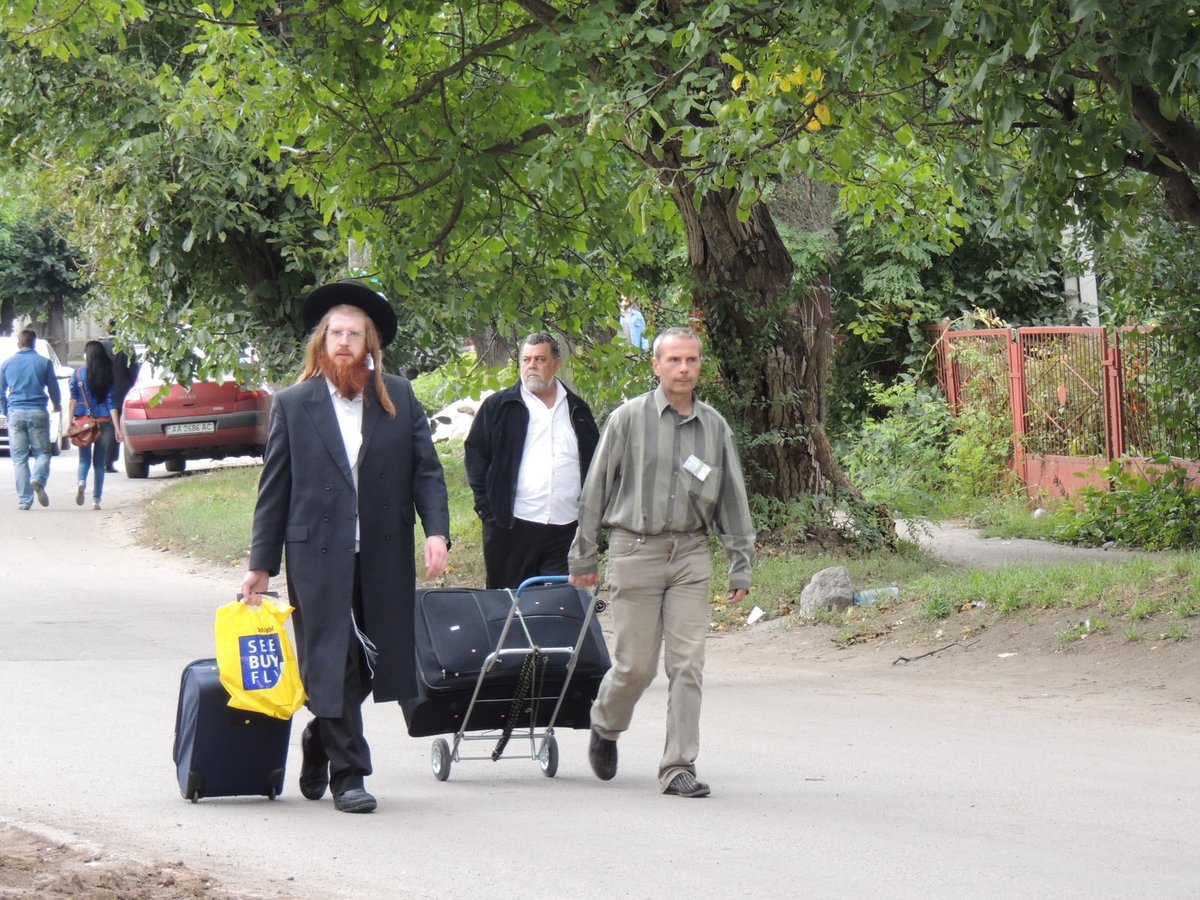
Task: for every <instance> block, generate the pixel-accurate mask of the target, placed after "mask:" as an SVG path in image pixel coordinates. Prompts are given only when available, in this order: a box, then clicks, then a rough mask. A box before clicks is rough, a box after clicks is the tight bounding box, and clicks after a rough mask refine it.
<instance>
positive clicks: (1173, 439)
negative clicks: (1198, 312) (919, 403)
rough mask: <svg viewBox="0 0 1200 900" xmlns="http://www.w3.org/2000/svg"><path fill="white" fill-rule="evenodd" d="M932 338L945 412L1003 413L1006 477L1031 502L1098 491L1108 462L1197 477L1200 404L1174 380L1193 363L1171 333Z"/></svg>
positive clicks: (1187, 386)
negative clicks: (1170, 461) (1181, 470)
mask: <svg viewBox="0 0 1200 900" xmlns="http://www.w3.org/2000/svg"><path fill="white" fill-rule="evenodd" d="M930 338H931V340H932V341H933V342H934V346H935V348H936V351H937V362H938V381H939V382H940V383H941V385H942V388H943V390H945V392H946V397H947V398H948V400H949V402H950V406H951V409H952V410H954V411H956V412H957V411H958V410H960V409H962V407H963V405H964V404H966V403H981V402H982V403H986V404H987V406H988V408H991V409H997V408H1006V409H1007V410H1008V411H1009V412H1010V413H1011V415H1012V423H1013V458H1012V461H1013V468H1014V469H1015V470H1016V472H1017V474H1018V475H1020V476H1021V478H1022V480H1023V481H1024V482H1025V485H1026V487H1027V488H1028V490H1029V493H1030V495H1031V496H1037V495H1040V494H1043V493H1055V494H1059V495H1069V494H1074V493H1076V492H1077V491H1078V490H1079V488H1081V487H1082V486H1083V485H1085V484H1092V485H1095V486H1098V487H1102V486H1104V484H1105V481H1104V479H1103V478H1102V477H1101V476H1100V474H1099V470H1100V469H1101V468H1103V467H1104V466H1105V465H1106V464H1107V463H1108V461H1110V460H1114V459H1122V458H1132V459H1143V460H1144V459H1146V458H1150V457H1154V456H1156V455H1158V454H1167V455H1169V456H1171V457H1174V458H1175V459H1176V460H1177V461H1180V462H1182V463H1183V464H1185V465H1188V466H1189V467H1190V468H1191V469H1192V471H1193V474H1196V473H1198V472H1200V415H1198V414H1195V413H1196V411H1200V396H1198V392H1197V390H1196V388H1195V387H1193V386H1192V385H1191V383H1190V381H1191V380H1190V379H1184V378H1181V377H1179V376H1178V374H1175V373H1180V372H1189V371H1190V372H1195V371H1198V370H1200V360H1189V359H1188V358H1187V357H1188V351H1186V350H1185V348H1184V347H1183V345H1182V342H1181V341H1180V340H1179V338H1178V336H1177V335H1175V334H1173V333H1171V332H1170V331H1167V330H1164V329H1154V328H1120V329H1106V328H1093V327H1066V326H1064V327H1053V328H1013V329H987V330H978V331H949V330H947V328H946V327H945V326H939V327H936V328H934V329H931V331H930ZM1189 413H1192V414H1190V415H1189Z"/></svg>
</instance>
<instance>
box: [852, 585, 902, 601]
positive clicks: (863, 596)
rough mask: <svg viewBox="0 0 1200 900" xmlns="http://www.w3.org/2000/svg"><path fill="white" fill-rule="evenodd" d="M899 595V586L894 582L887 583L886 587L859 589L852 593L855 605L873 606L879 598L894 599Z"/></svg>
mask: <svg viewBox="0 0 1200 900" xmlns="http://www.w3.org/2000/svg"><path fill="white" fill-rule="evenodd" d="M899 596H900V588H899V587H897V586H896V585H894V584H889V585H888V586H887V587H881V588H868V589H867V590H865V591H859V592H858V593H856V594H855V595H854V603H855V604H856V605H857V606H874V605H875V604H876V603H879V602H880V601H881V600H888V599H894V598H896V597H899Z"/></svg>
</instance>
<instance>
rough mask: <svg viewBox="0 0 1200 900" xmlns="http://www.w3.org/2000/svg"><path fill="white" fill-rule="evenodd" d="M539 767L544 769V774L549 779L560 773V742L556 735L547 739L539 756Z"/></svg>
mask: <svg viewBox="0 0 1200 900" xmlns="http://www.w3.org/2000/svg"><path fill="white" fill-rule="evenodd" d="M538 765H539V766H541V767H542V774H543V775H545V776H546V777H547V778H553V777H554V776H555V774H556V773H557V772H558V741H557V740H555V738H554V735H551V736H550V737H548V738H546V743H545V745H544V746H543V747H542V752H541V753H539V754H538Z"/></svg>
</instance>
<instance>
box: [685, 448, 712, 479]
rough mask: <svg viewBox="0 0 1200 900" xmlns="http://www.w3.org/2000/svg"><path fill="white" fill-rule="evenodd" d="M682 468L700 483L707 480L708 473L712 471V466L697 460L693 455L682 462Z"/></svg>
mask: <svg viewBox="0 0 1200 900" xmlns="http://www.w3.org/2000/svg"><path fill="white" fill-rule="evenodd" d="M683 467H684V468H685V469H687V470H688V471H689V472H691V473H692V474H693V475H695V476H696V477H697V478H699V479H700V480H701V481H703V480H704V479H705V478H707V477H708V473H709V472H711V471H712V466H710V465H709V464H708V463H706V462H704V460H702V459H698V458H697V457H696V455H695V454H694V453H693V454H691V455H689V456H688V458H687V459H685V460H684V461H683Z"/></svg>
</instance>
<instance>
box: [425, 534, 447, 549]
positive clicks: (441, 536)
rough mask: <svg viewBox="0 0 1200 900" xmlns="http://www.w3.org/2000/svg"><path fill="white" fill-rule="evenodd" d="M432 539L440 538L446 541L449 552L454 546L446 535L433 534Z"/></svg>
mask: <svg viewBox="0 0 1200 900" xmlns="http://www.w3.org/2000/svg"><path fill="white" fill-rule="evenodd" d="M430 537H440V538H441V539H442V540H443V541H445V542H446V549H447V550H449V549H450V547H451V546H452V545H451V543H450V538H448V537H447V536H446V535H444V534H431V535H430Z"/></svg>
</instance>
